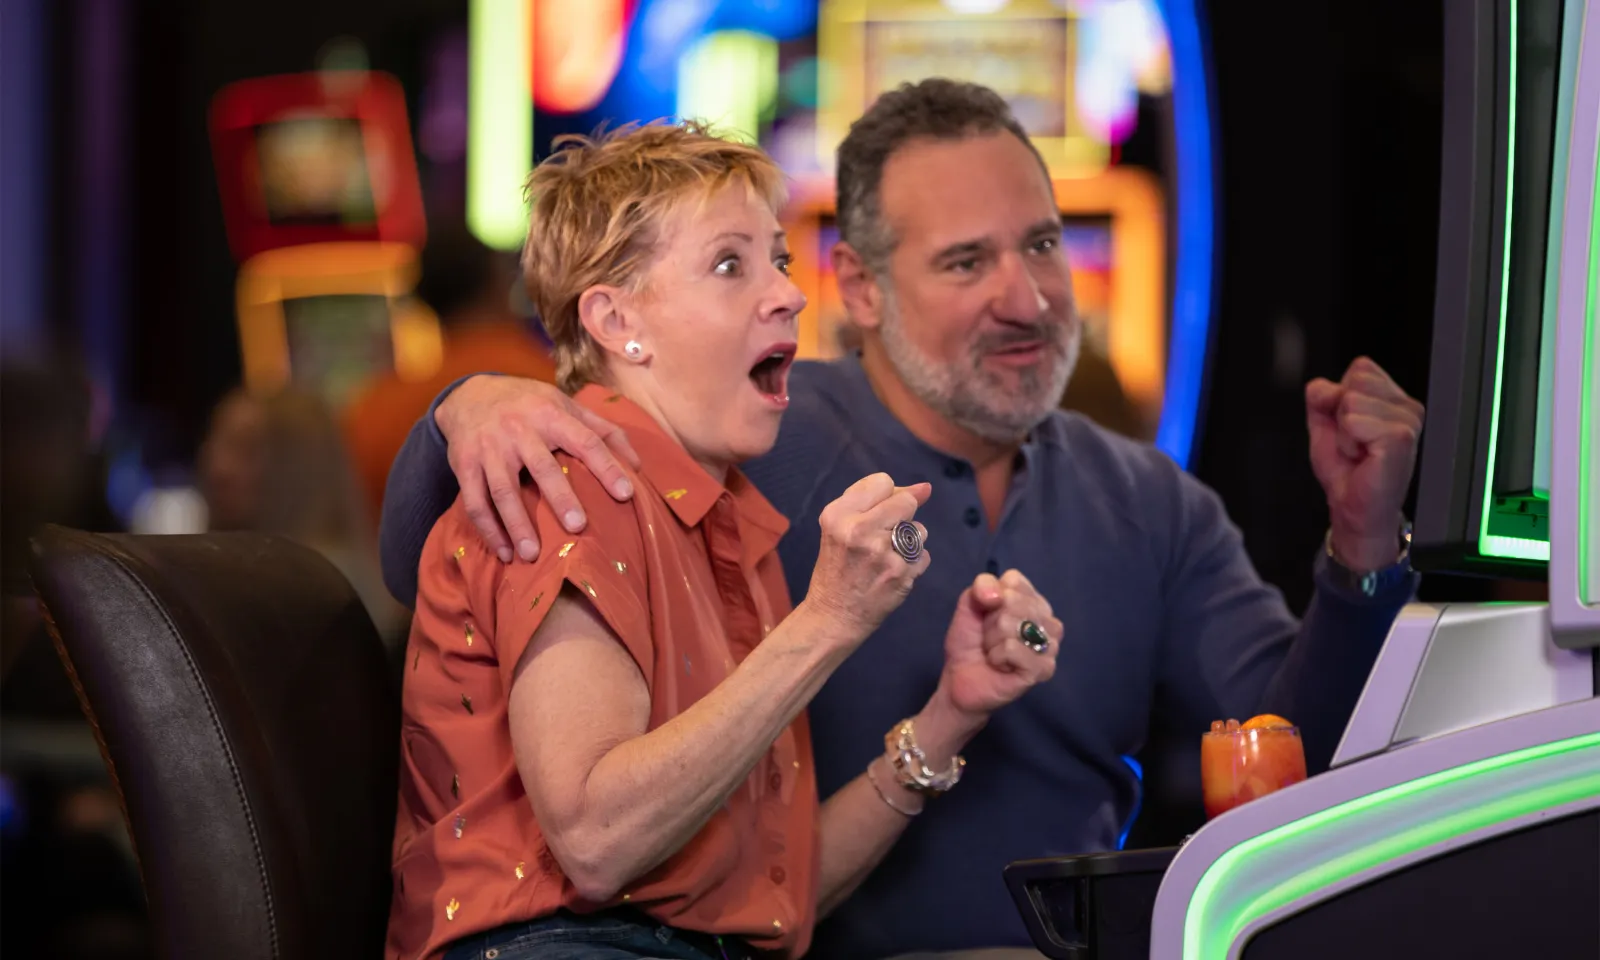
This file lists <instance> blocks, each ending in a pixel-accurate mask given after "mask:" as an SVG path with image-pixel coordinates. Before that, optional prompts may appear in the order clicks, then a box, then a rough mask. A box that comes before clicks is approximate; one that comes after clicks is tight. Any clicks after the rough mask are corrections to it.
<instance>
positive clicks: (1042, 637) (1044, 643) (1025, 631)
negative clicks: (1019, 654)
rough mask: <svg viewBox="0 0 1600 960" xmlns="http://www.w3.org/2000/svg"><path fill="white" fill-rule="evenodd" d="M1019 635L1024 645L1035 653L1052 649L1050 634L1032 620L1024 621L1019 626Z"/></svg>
mask: <svg viewBox="0 0 1600 960" xmlns="http://www.w3.org/2000/svg"><path fill="white" fill-rule="evenodd" d="M1017 636H1018V637H1020V638H1021V640H1022V643H1023V645H1024V646H1026V647H1027V648H1028V649H1029V650H1032V651H1033V652H1034V653H1044V652H1045V651H1046V650H1049V649H1050V635H1049V634H1047V633H1045V632H1044V628H1043V627H1041V626H1039V625H1038V624H1037V623H1034V622H1033V621H1032V620H1024V621H1022V626H1020V627H1018V628H1017Z"/></svg>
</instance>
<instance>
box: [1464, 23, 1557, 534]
mask: <svg viewBox="0 0 1600 960" xmlns="http://www.w3.org/2000/svg"><path fill="white" fill-rule="evenodd" d="M1510 48H1511V71H1510V73H1511V81H1510V84H1509V86H1508V90H1507V100H1508V101H1509V103H1508V106H1507V110H1506V214H1505V237H1504V240H1503V242H1502V243H1501V250H1500V257H1501V261H1500V323H1499V326H1498V328H1497V329H1496V331H1495V338H1496V339H1495V353H1494V404H1493V405H1492V406H1491V407H1490V408H1489V466H1488V470H1487V472H1486V473H1485V475H1484V483H1483V515H1482V517H1481V518H1480V519H1479V521H1478V522H1479V526H1478V554H1479V555H1480V556H1485V557H1515V558H1518V559H1522V560H1549V559H1550V543H1549V541H1547V540H1531V539H1525V538H1522V537H1507V536H1500V535H1496V534H1491V533H1490V532H1489V520H1490V519H1491V518H1492V517H1493V516H1494V473H1495V470H1494V467H1495V464H1496V463H1497V462H1498V457H1499V452H1500V451H1499V447H1500V391H1501V389H1502V387H1503V385H1504V380H1505V365H1506V322H1507V320H1508V319H1509V317H1508V316H1507V313H1508V308H1509V302H1510V297H1511V224H1512V222H1513V217H1512V199H1513V196H1512V194H1513V188H1514V186H1515V176H1516V166H1517V0H1511V42H1510Z"/></svg>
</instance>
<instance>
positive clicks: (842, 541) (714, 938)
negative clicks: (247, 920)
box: [388, 124, 1060, 960]
mask: <svg viewBox="0 0 1600 960" xmlns="http://www.w3.org/2000/svg"><path fill="white" fill-rule="evenodd" d="M563 148H564V149H563ZM529 192H530V194H531V196H533V197H534V198H535V199H534V207H533V211H532V217H531V222H530V228H529V232H528V235H529V238H530V239H529V243H528V247H527V249H526V251H525V253H524V268H525V271H526V274H527V283H528V287H529V291H530V294H531V296H532V298H533V300H534V302H535V303H536V304H537V305H538V307H539V311H540V315H541V316H542V317H543V318H544V321H545V324H546V326H547V328H548V329H549V332H550V334H551V337H552V339H553V340H554V342H555V351H556V358H557V363H558V366H559V376H560V380H561V383H562V386H563V387H564V388H565V389H567V390H569V391H572V392H574V393H575V394H576V398H577V400H578V401H579V402H580V403H581V404H583V405H584V406H585V407H586V408H587V409H588V410H590V411H592V412H593V413H595V414H596V415H598V416H600V417H603V418H605V419H606V420H609V421H611V422H612V423H615V424H617V425H619V426H621V427H623V428H625V429H626V431H627V434H628V437H629V440H630V441H631V443H632V446H633V448H634V450H635V451H637V453H638V455H639V460H640V466H639V468H638V470H637V471H635V472H632V473H631V474H630V477H629V482H630V483H631V484H632V485H633V486H634V488H635V489H636V490H637V491H638V493H637V495H636V496H634V497H633V498H632V499H631V500H629V501H627V502H623V503H618V502H615V501H613V500H612V499H611V498H610V497H609V496H607V495H602V494H601V491H600V489H599V486H598V481H597V480H596V479H595V478H594V477H593V476H592V475H590V474H589V473H588V472H587V471H586V470H585V468H584V467H583V466H582V465H581V464H579V463H578V462H577V461H576V460H573V459H571V458H566V457H563V458H562V461H561V462H562V465H563V469H565V470H568V471H569V476H570V479H571V480H572V482H573V486H574V488H575V490H576V492H577V493H578V495H579V497H580V498H582V500H583V502H584V503H586V504H592V505H593V508H592V510H591V513H590V515H589V517H588V524H587V526H586V527H585V528H584V530H583V532H582V533H581V534H578V535H568V534H566V533H565V532H564V531H563V529H562V526H561V524H560V523H559V522H558V520H557V518H556V516H555V515H554V512H553V511H552V509H551V508H550V506H549V505H548V502H547V501H542V500H541V501H539V502H538V503H537V504H534V502H533V497H532V495H531V494H530V495H529V497H528V504H529V506H530V508H531V512H536V515H537V518H538V519H537V523H538V526H539V531H540V535H541V537H544V538H546V539H545V541H544V542H545V543H547V544H549V547H548V548H547V549H546V550H545V551H544V553H543V555H542V556H541V557H540V559H539V560H538V561H537V562H536V563H533V564H515V565H505V564H502V563H501V562H500V561H499V560H498V559H497V558H495V557H494V556H493V555H492V554H490V553H489V552H488V550H487V548H486V547H485V546H484V545H483V543H482V541H481V538H480V537H479V536H478V535H477V534H476V531H475V529H474V527H473V525H472V522H471V519H470V518H469V517H468V516H467V514H466V511H465V507H464V506H463V505H462V503H461V502H460V501H459V500H458V501H457V503H456V504H455V505H454V506H453V507H452V508H451V510H450V511H449V512H447V513H446V514H445V515H444V517H443V518H441V519H440V521H439V522H438V524H437V525H436V526H435V527H434V528H433V532H432V534H431V536H430V538H429V540H428V544H427V547H426V549H425V551H424V555H423V560H422V563H421V566H420V569H419V575H420V588H419V594H418V602H417V611H416V620H415V624H414V627H413V630H412V635H411V649H410V650H409V651H408V653H407V663H406V689H405V720H404V726H403V733H402V737H403V750H402V765H403V769H402V773H401V791H400V793H401V795H400V808H399V813H398V817H397V826H396V837H395V865H394V874H395V902H394V908H393V911H392V913H391V917H390V926H389V945H388V954H389V956H390V957H396V958H398V957H406V958H411V957H418V956H426V957H436V956H440V955H443V956H445V957H447V958H450V960H456V958H465V957H482V958H504V960H511V958H515V957H523V956H539V957H566V958H582V960H614V958H628V957H673V958H687V960H710V958H713V957H716V958H722V957H729V958H731V957H745V956H753V955H754V952H755V951H758V950H759V951H773V952H774V953H776V954H777V955H779V956H799V955H800V954H803V953H804V952H805V949H806V946H807V944H808V943H809V939H810V934H811V927H812V925H813V923H814V922H815V920H816V918H817V916H818V915H819V913H821V912H825V911H826V910H827V909H828V907H829V906H831V905H832V904H834V903H837V902H838V901H839V900H841V899H842V898H843V897H844V896H845V895H847V894H848V893H849V892H850V891H851V890H852V889H854V887H855V885H856V884H858V883H859V882H860V880H861V879H862V878H863V877H865V876H866V874H867V873H868V871H870V870H871V868H872V867H873V865H874V864H876V863H877V862H878V860H879V859H881V857H882V856H883V854H884V853H885V852H886V851H887V850H888V848H889V846H890V845H891V844H892V843H893V842H894V840H895V838H896V837H897V836H899V834H900V832H901V831H902V830H903V829H904V828H905V824H906V822H907V820H908V818H910V817H912V816H915V815H916V814H917V813H918V812H920V810H921V805H922V803H923V802H924V801H925V799H926V798H927V797H929V796H932V795H936V794H938V793H941V792H943V791H944V790H947V789H949V788H951V787H953V786H954V785H955V782H956V781H957V780H958V779H959V776H960V772H961V769H962V761H961V759H960V758H959V756H958V753H959V751H960V749H961V747H962V746H963V745H964V744H965V743H966V742H967V740H968V739H970V737H971V736H972V735H973V734H974V733H976V732H977V730H978V729H979V728H980V727H981V726H982V725H983V723H984V721H985V719H986V717H987V713H988V712H989V711H992V710H993V709H995V708H997V707H998V706H1000V705H1002V704H1003V703H1006V702H1009V701H1010V700H1013V699H1015V698H1016V697H1017V696H1019V695H1021V693H1022V692H1023V691H1025V690H1026V689H1028V688H1029V687H1030V686H1031V685H1032V684H1034V683H1037V682H1039V681H1040V680H1043V679H1045V678H1047V677H1048V676H1049V675H1050V674H1051V672H1053V669H1054V654H1055V644H1053V643H1049V642H1048V640H1046V641H1045V642H1044V643H1041V644H1040V645H1039V649H1038V650H1029V649H1027V648H1025V647H1023V646H1022V644H1021V642H1020V641H1019V640H1018V639H1016V638H1017V622H1018V620H1021V619H1032V620H1033V621H1035V622H1036V623H1038V624H1040V625H1042V626H1043V628H1044V630H1045V632H1046V633H1048V634H1050V635H1055V634H1056V632H1057V631H1059V629H1060V627H1059V624H1058V623H1057V622H1056V621H1055V620H1054V619H1052V618H1051V616H1050V610H1049V606H1048V605H1047V604H1046V603H1045V602H1044V601H1043V599H1042V598H1039V597H1038V595H1037V594H1036V593H1034V592H1033V591H1032V589H1031V588H1026V587H1024V586H1023V585H1024V584H1025V581H1021V583H1020V584H1012V585H1009V586H1008V587H1007V588H1006V589H1005V590H1003V591H1002V590H1001V589H1000V588H999V586H998V584H996V585H995V586H994V587H993V589H992V590H991V592H992V593H993V594H994V596H995V599H994V606H995V607H996V608H997V609H995V610H994V614H995V623H999V622H1000V620H1001V619H1004V618H1010V619H1008V620H1006V621H1005V622H1006V624H1007V625H1008V626H1007V628H1004V629H1002V628H1000V627H995V626H992V625H989V623H988V621H987V620H984V619H983V618H980V617H977V616H975V615H973V614H970V613H958V614H957V621H958V623H957V624H956V625H953V628H952V631H951V634H950V637H949V638H948V639H947V650H948V653H947V656H948V658H949V665H948V666H947V669H946V671H945V676H944V677H943V679H942V680H941V683H940V686H939V689H938V691H937V692H936V693H935V694H934V696H933V697H932V698H931V699H930V700H929V701H928V704H927V706H926V707H925V708H924V709H923V711H922V712H921V713H920V714H918V716H916V717H914V718H911V719H909V720H907V721H905V722H904V723H902V724H900V725H899V726H897V728H896V729H895V730H892V731H889V733H888V736H887V738H886V744H887V746H886V752H885V755H884V756H883V757H881V758H879V759H878V760H875V761H874V762H873V764H872V765H871V766H869V767H868V768H867V770H866V771H865V772H864V773H863V774H862V776H861V777H859V778H857V780H856V781H855V782H853V783H851V784H850V785H848V786H846V787H845V788H844V789H843V790H841V791H840V792H839V793H837V794H836V795H835V796H833V797H832V798H830V799H829V801H828V803H827V804H826V805H823V806H821V807H820V809H819V806H818V802H817V795H816V784H815V780H814V777H813V771H812V766H811V756H810V742H809V734H808V731H807V727H806V723H805V719H804V716H803V713H802V711H803V709H804V707H805V705H806V703H807V702H808V701H809V700H810V699H811V698H812V696H813V695H814V694H815V693H816V691H817V690H818V689H819V688H820V687H821V686H822V684H823V682H824V681H825V680H826V679H827V677H828V676H829V674H830V673H831V672H832V671H833V670H834V669H835V668H836V667H837V666H838V665H839V664H840V663H841V662H843V660H844V659H845V658H846V657H847V656H849V654H850V653H851V651H853V650H854V649H855V648H856V647H857V646H858V645H859V644H860V643H861V642H862V641H863V640H864V639H865V638H866V637H867V636H868V635H869V634H870V633H871V632H872V631H873V629H874V628H875V627H876V626H877V624H878V623H879V622H880V621H881V620H882V619H883V617H884V616H886V615H887V614H888V613H889V612H890V611H892V610H893V609H894V608H895V607H897V606H898V605H899V604H900V602H901V601H902V600H903V599H904V598H905V597H906V595H907V593H908V592H909V591H910V589H911V586H912V583H913V581H914V580H915V579H916V578H917V576H918V575H919V574H920V573H921V572H922V571H923V570H925V569H926V568H927V564H928V555H927V553H926V552H924V551H922V549H921V543H922V538H923V537H924V536H925V531H923V530H921V528H920V527H919V526H917V525H915V524H914V523H913V522H912V516H913V514H914V513H915V511H916V508H917V506H918V505H919V504H920V503H922V502H923V501H925V500H926V498H927V496H928V494H929V487H928V485H926V484H919V485H916V486H912V487H903V488H902V487H896V486H895V485H894V483H893V481H892V480H891V479H890V478H888V477H887V476H884V475H881V474H880V475H875V476H871V477H866V478H864V479H862V480H861V481H859V482H858V483H856V484H855V485H854V486H853V487H851V488H850V489H849V490H847V491H846V492H845V493H844V495H843V496H841V497H840V498H839V499H838V500H837V501H835V502H834V503H833V504H831V505H830V506H829V507H828V508H827V510H825V511H824V512H823V516H822V547H821V552H820V555H819V556H818V558H817V563H816V567H815V570H814V573H813V577H812V581H811V586H810V591H809V593H808V594H807V597H806V599H805V601H804V602H803V603H802V604H800V605H799V606H798V607H796V608H795V609H793V610H790V608H789V599H788V596H787V591H786V589H785V587H784V581H783V576H782V573H781V571H780V569H779V565H778V557H777V553H776V550H775V548H776V545H777V542H778V538H779V537H780V536H781V535H782V533H783V531H784V529H785V527H786V522H785V521H784V520H783V518H782V517H781V516H779V515H778V514H777V513H776V511H774V510H773V508H772V507H771V506H770V505H769V504H767V502H766V501H765V500H764V499H762V497H761V496H760V494H758V493H757V492H756V491H755V490H754V488H753V487H751V485H750V484H749V483H748V482H747V481H746V480H745V479H744V478H743V476H742V475H741V474H740V473H739V471H738V469H737V468H736V464H738V463H739V462H740V461H742V460H744V459H746V458H749V457H752V456H756V455H759V454H761V453H763V452H765V451H766V450H767V449H769V448H770V447H771V446H772V444H773V443H774V441H775V440H776V437H777V430H778V424H779V419H780V417H781V416H782V413H783V410H784V407H785V406H786V404H787V402H788V398H787V395H786V392H785V382H786V378H787V374H788V366H789V363H790V361H791V360H792V359H793V356H794V352H795V338H796V335H797V331H796V315H797V314H798V313H799V311H800V309H801V308H802V307H803V306H804V305H805V300H804V298H803V297H802V296H801V295H800V293H799V291H798V290H797V289H796V288H795V287H794V285H793V284H792V283H790V281H789V278H788V275H787V265H788V260H789V257H788V254H787V253H786V252H785V250H784V246H783V232H782V230H781V229H780V227H779V225H778V220H777V211H778V210H779V209H780V207H781V205H782V202H783V189H782V176H781V174H780V172H779V171H778V170H777V168H776V167H775V166H774V165H773V163H772V161H771V160H770V159H769V158H767V157H766V155H764V154H763V153H761V152H760V151H759V150H757V149H755V148H753V147H748V146H743V145H739V144H734V143H728V142H724V141H722V140H718V139H715V138H713V137H711V136H709V135H707V134H706V133H705V132H704V131H703V130H702V129H701V128H700V127H699V126H696V125H693V124H689V125H685V126H660V125H653V126H646V127H642V128H633V129H624V130H622V131H620V132H615V133H612V134H610V135H608V136H605V137H602V138H600V139H597V140H589V139H585V138H579V137H567V138H562V140H560V141H558V149H557V152H556V153H555V154H554V155H553V156H552V157H551V158H550V159H549V160H547V161H546V162H545V163H544V164H542V165H541V166H540V167H539V168H538V169H537V170H535V171H534V174H533V176H532V178H531V180H530V183H529ZM992 579H993V578H990V580H991V581H992ZM968 606H970V605H968ZM963 616H965V617H966V620H963V619H962V618H963ZM957 627H959V629H957ZM1008 630H1009V633H1008V632H1007V631H1008ZM1008 637H1009V639H1008ZM1041 652H1042V653H1043V654H1044V655H1043V656H1041V655H1040V653H1041Z"/></svg>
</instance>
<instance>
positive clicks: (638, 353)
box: [622, 340, 644, 363]
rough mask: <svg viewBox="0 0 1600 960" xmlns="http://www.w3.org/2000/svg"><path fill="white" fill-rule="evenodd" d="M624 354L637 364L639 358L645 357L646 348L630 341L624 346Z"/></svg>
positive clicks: (634, 341) (635, 341)
mask: <svg viewBox="0 0 1600 960" xmlns="http://www.w3.org/2000/svg"><path fill="white" fill-rule="evenodd" d="M622 352H623V354H624V355H625V356H627V358H628V359H629V360H632V361H634V362H635V363H637V362H638V360H639V358H640V357H642V356H644V347H643V346H642V345H641V344H640V343H639V341H637V340H629V341H628V342H627V343H625V344H623V347H622Z"/></svg>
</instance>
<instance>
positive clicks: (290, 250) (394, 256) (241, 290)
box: [235, 243, 443, 392]
mask: <svg viewBox="0 0 1600 960" xmlns="http://www.w3.org/2000/svg"><path fill="white" fill-rule="evenodd" d="M416 281H417V252H416V251H415V250H414V249H413V248H412V247H410V246H409V245H407V244H403V243H316V244H306V245H304V246H298V247H284V248H281V249H278V250H269V251H267V252H266V253H262V254H259V255H257V256H255V257H253V258H251V259H250V260H249V261H248V262H247V263H245V265H244V266H243V267H241V268H240V270H239V280H238V285H237V288H236V298H235V299H236V304H237V309H238V313H239V346H240V352H241V354H242V356H243V361H244V379H245V384H246V386H248V387H249V388H250V389H251V390H255V391H263V392H264V391H271V390H275V389H277V388H279V387H282V386H284V385H285V384H287V383H288V382H289V380H290V377H291V375H292V373H293V371H292V369H291V363H290V349H289V332H288V323H287V320H286V318H285V312H284V304H285V303H286V302H287V301H291V300H300V299H304V298H309V297H336V296H374V297H382V298H384V300H385V301H386V305H387V308H388V310H387V312H388V324H389V335H390V339H391V342H392V347H393V354H394V368H395V371H396V372H397V373H399V374H400V376H402V377H405V378H406V379H421V378H424V377H427V376H429V375H431V374H432V373H433V372H434V371H435V370H437V369H438V367H439V363H440V361H441V359H442V353H443V342H442V338H441V335H440V331H439V323H438V319H437V318H436V317H434V315H433V313H432V311H430V310H428V309H427V307H425V306H422V305H421V304H419V303H416V302H415V301H413V300H411V299H410V298H409V297H408V294H410V292H411V290H412V288H413V287H415V286H416Z"/></svg>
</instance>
